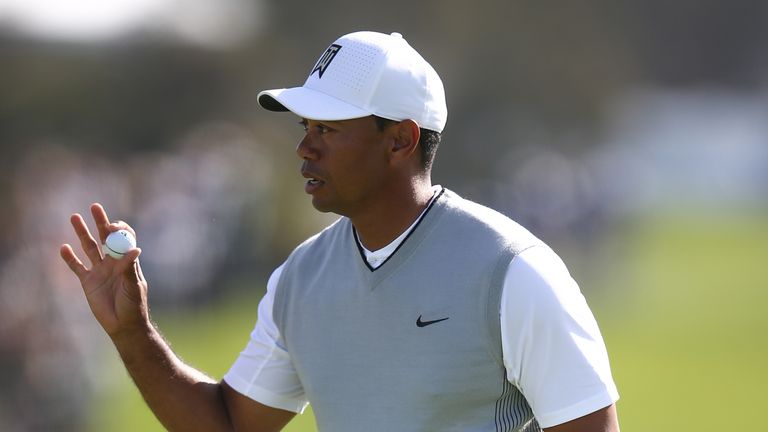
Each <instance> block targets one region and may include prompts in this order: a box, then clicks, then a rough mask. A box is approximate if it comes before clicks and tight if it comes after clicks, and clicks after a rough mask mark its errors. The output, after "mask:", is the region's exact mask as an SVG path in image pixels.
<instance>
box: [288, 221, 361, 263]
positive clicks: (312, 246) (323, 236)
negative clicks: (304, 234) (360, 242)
mask: <svg viewBox="0 0 768 432" xmlns="http://www.w3.org/2000/svg"><path fill="white" fill-rule="evenodd" d="M351 225H352V224H351V222H350V221H349V219H347V218H346V217H340V218H339V219H337V220H336V221H334V222H333V223H332V224H330V225H328V226H327V227H325V228H324V229H323V230H322V231H320V232H318V233H317V234H315V235H313V236H312V237H309V238H308V239H306V240H304V241H303V242H301V243H300V244H299V245H298V246H296V248H294V249H293V251H292V252H291V254H290V255H289V256H288V259H287V260H286V261H290V259H291V257H295V256H297V255H301V254H304V253H307V252H308V251H313V250H316V249H319V248H324V247H327V245H328V243H331V242H333V241H335V240H337V239H339V238H340V237H343V236H344V235H351V230H352V226H351Z"/></svg>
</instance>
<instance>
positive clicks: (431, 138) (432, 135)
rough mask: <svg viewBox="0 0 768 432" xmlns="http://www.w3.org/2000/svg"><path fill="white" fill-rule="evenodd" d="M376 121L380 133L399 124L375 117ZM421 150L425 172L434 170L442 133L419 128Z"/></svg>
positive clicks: (422, 165)
mask: <svg viewBox="0 0 768 432" xmlns="http://www.w3.org/2000/svg"><path fill="white" fill-rule="evenodd" d="M373 119H374V120H376V126H377V127H378V128H379V131H383V130H384V129H386V128H387V126H389V125H392V124H395V123H399V122H398V121H396V120H390V119H385V118H384V117H379V116H373ZM419 133H420V138H419V148H420V149H421V167H422V168H424V170H425V171H429V170H430V169H432V162H433V161H434V160H435V154H436V153H437V147H439V146H440V139H441V135H440V132H437V131H433V130H430V129H424V128H419Z"/></svg>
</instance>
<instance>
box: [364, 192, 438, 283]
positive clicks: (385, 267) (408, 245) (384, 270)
mask: <svg viewBox="0 0 768 432" xmlns="http://www.w3.org/2000/svg"><path fill="white" fill-rule="evenodd" d="M445 191H446V189H445V188H444V187H442V186H440V189H439V190H438V191H437V194H436V196H435V197H434V199H432V202H430V204H429V205H428V206H427V208H426V209H425V210H424V212H423V213H422V214H421V216H420V217H419V219H418V221H417V222H416V224H415V225H414V226H413V228H412V229H411V230H410V232H409V233H408V234H407V235H406V236H405V238H404V239H403V241H402V242H400V244H399V245H398V246H397V247H396V248H395V250H394V251H393V252H392V253H391V254H390V255H389V256H388V257H387V258H386V259H385V260H384V262H383V263H381V265H379V266H378V267H376V268H374V267H373V266H371V265H370V264H369V263H368V260H367V259H366V258H365V251H364V250H363V247H362V245H361V244H360V239H359V237H358V235H357V230H355V227H354V226H353V225H352V224H351V223H350V229H351V231H352V236H351V237H352V238H351V240H352V241H354V242H355V246H356V247H357V251H358V258H359V260H358V263H359V265H360V266H361V267H364V268H363V273H366V274H367V275H368V276H369V278H370V279H371V282H373V286H375V285H378V282H380V281H381V280H384V279H386V277H387V276H388V275H389V274H390V273H391V272H392V270H394V269H396V268H397V267H399V266H400V264H402V262H404V261H405V260H406V259H407V257H408V256H410V255H411V253H412V252H413V250H415V248H416V246H418V244H419V243H421V240H422V239H423V238H424V237H425V236H426V234H427V233H428V232H429V231H431V226H432V225H434V220H437V219H438V218H439V217H440V216H441V215H442V213H443V212H442V211H441V209H442V208H443V207H444V206H445V204H444V202H443V201H444V200H443V199H441V198H442V197H443V194H444V193H445ZM428 226H429V228H425V227H428ZM373 286H372V287H371V288H373Z"/></svg>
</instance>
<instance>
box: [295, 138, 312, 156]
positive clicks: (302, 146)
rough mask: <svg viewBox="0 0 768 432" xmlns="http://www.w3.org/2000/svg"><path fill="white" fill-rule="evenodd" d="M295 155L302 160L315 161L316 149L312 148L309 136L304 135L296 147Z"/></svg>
mask: <svg viewBox="0 0 768 432" xmlns="http://www.w3.org/2000/svg"><path fill="white" fill-rule="evenodd" d="M296 154H297V155H298V156H299V157H300V158H302V159H304V160H310V159H317V149H316V148H314V147H313V145H312V138H310V136H309V134H305V135H304V138H302V139H301V141H299V143H298V144H297V145H296Z"/></svg>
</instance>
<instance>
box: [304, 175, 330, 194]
mask: <svg viewBox="0 0 768 432" xmlns="http://www.w3.org/2000/svg"><path fill="white" fill-rule="evenodd" d="M301 175H302V177H304V178H306V179H307V182H306V183H305V185H304V191H305V192H306V193H308V194H311V193H313V192H315V191H317V190H318V189H319V188H321V187H322V186H323V185H324V184H325V181H323V180H322V179H320V178H318V177H317V176H316V175H315V174H313V173H311V172H309V171H305V170H302V171H301Z"/></svg>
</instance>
